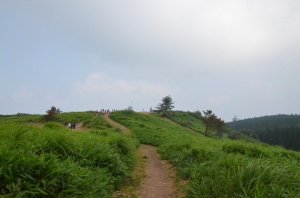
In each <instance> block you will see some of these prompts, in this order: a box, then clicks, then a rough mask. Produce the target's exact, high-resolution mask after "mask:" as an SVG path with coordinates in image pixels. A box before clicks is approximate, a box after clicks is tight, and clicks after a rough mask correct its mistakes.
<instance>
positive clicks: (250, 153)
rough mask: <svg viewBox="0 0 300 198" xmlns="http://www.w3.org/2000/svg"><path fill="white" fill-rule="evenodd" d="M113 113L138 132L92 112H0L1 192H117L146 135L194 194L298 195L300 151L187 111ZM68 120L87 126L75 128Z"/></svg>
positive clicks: (64, 194) (46, 194) (11, 194)
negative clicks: (255, 139)
mask: <svg viewBox="0 0 300 198" xmlns="http://www.w3.org/2000/svg"><path fill="white" fill-rule="evenodd" d="M110 118H111V119H113V120H115V121H116V122H118V123H120V124H122V125H124V126H126V127H128V128H129V129H130V130H131V131H132V133H133V134H132V135H131V136H125V135H123V134H121V133H120V132H119V130H116V129H115V128H114V127H113V126H111V125H110V124H109V123H107V122H106V121H105V120H104V119H103V118H102V117H101V116H98V117H97V118H94V114H93V112H72V113H62V114H58V115H57V117H56V119H55V122H46V123H44V124H43V126H39V127H36V126H34V125H32V124H31V123H36V122H40V123H42V122H43V118H42V116H41V115H14V116H0V137H1V139H0V181H1V183H0V195H1V196H0V197H22V198H23V197H111V196H112V192H113V191H114V190H115V189H117V188H119V187H120V186H121V185H122V181H123V180H124V178H126V177H128V175H129V174H130V173H131V171H132V168H133V164H134V159H135V158H134V151H135V149H136V148H137V147H138V146H139V144H140V143H142V144H149V145H153V146H157V147H158V148H159V149H158V151H159V152H160V153H161V155H162V157H163V158H164V159H167V160H169V161H170V162H171V163H172V164H173V165H174V167H175V168H176V170H177V173H178V176H179V177H181V179H184V180H187V181H188V186H187V197H218V198H219V197H220V198H222V197H224V198H225V197H261V198H265V197H296V198H297V196H298V197H299V194H300V188H299V186H300V183H299V178H300V170H299V167H300V154H299V152H294V151H288V150H286V149H284V148H282V147H278V146H276V147H275V146H269V145H266V144H262V143H250V142H248V141H245V140H230V139H227V138H222V139H219V138H213V137H214V136H213V135H212V136H211V137H206V136H204V135H203V134H202V133H203V132H204V128H203V127H204V125H203V124H202V123H201V122H200V121H199V120H198V119H196V118H195V117H193V115H192V114H190V113H188V112H176V113H175V115H173V116H169V117H168V119H165V118H162V117H160V116H159V115H158V114H149V115H144V114H139V113H135V112H131V111H118V112H114V113H111V114H110ZM68 122H76V123H78V122H81V123H84V126H85V127H86V128H88V130H85V132H77V131H71V130H69V129H67V128H66V127H65V124H66V123H68ZM211 133H212V134H213V131H212V132H211Z"/></svg>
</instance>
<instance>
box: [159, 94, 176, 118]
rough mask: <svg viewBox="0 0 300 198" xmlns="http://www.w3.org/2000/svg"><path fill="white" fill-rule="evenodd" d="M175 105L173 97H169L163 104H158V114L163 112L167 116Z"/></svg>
mask: <svg viewBox="0 0 300 198" xmlns="http://www.w3.org/2000/svg"><path fill="white" fill-rule="evenodd" d="M173 104H174V102H173V101H172V98H171V96H170V95H168V96H166V97H164V98H163V99H162V103H160V104H158V106H157V107H156V109H157V111H158V112H163V116H166V113H167V112H170V111H172V109H173V108H174V106H173Z"/></svg>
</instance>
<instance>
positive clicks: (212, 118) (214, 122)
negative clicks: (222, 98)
mask: <svg viewBox="0 0 300 198" xmlns="http://www.w3.org/2000/svg"><path fill="white" fill-rule="evenodd" d="M203 114H204V115H203V116H202V118H201V120H202V122H203V123H204V124H205V126H206V128H205V135H206V136H207V134H208V129H215V130H217V131H218V135H220V133H221V132H222V129H223V127H224V126H225V122H224V121H223V120H221V118H218V117H217V116H216V115H215V114H214V113H212V110H207V111H203Z"/></svg>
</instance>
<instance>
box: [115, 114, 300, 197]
mask: <svg viewBox="0 0 300 198" xmlns="http://www.w3.org/2000/svg"><path fill="white" fill-rule="evenodd" d="M110 117H111V118H112V119H113V120H115V121H117V122H119V123H121V124H123V125H125V126H126V127H128V128H130V129H131V131H132V132H133V133H134V134H135V135H136V136H137V138H138V139H139V141H140V142H141V143H143V144H150V145H154V146H158V147H159V152H160V153H161V154H162V156H163V157H164V158H165V159H167V160H169V161H170V162H171V163H172V164H173V165H174V166H175V167H176V168H177V171H178V174H179V175H180V177H181V178H182V179H186V180H188V181H189V182H188V183H189V184H188V195H187V197H297V196H299V194H300V189H299V178H300V171H299V165H300V154H299V153H298V152H293V151H287V150H285V149H283V148H282V147H273V146H269V145H266V144H260V143H248V142H246V141H234V140H229V139H221V140H220V139H213V138H208V137H205V136H203V135H202V134H200V133H197V132H193V131H191V130H190V129H187V128H186V127H183V126H180V125H178V124H174V123H172V122H170V121H168V120H165V119H162V118H160V117H157V115H151V114H150V115H142V114H138V113H134V112H128V111H123V112H115V113H112V114H111V116H110Z"/></svg>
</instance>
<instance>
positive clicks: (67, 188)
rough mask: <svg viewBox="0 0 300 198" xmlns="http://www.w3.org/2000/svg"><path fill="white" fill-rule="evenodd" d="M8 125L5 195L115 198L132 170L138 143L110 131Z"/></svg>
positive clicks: (1, 142) (0, 151) (1, 173)
mask: <svg viewBox="0 0 300 198" xmlns="http://www.w3.org/2000/svg"><path fill="white" fill-rule="evenodd" d="M67 117H68V118H67ZM70 117H71V116H70V114H69V115H68V116H66V118H63V119H69V118H70ZM86 118H87V117H86ZM24 119H25V118H24ZM60 119H61V118H60ZM76 119H78V121H81V120H80V119H85V117H82V118H78V117H76V118H73V120H76ZM21 120H22V119H21ZM19 121H20V119H19ZM7 122H8V121H7V120H6V121H5V123H1V125H0V137H1V139H0V181H1V182H0V195H1V197H14V198H15V197H20V198H23V197H111V195H112V192H113V191H114V190H115V189H116V188H118V187H119V186H120V185H121V184H122V181H123V179H124V178H125V177H127V176H128V175H129V174H130V172H131V170H132V168H133V163H134V151H135V148H136V147H137V146H138V142H137V141H136V139H134V138H132V137H128V136H125V135H123V134H121V133H115V132H113V131H112V130H111V131H109V128H105V130H106V133H103V131H102V130H97V129H94V130H91V131H90V132H85V133H80V132H74V131H71V130H69V129H67V128H65V126H64V125H62V124H59V123H55V122H47V123H45V124H44V126H43V127H34V126H32V125H30V124H29V125H27V124H18V123H15V121H14V122H12V123H7Z"/></svg>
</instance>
